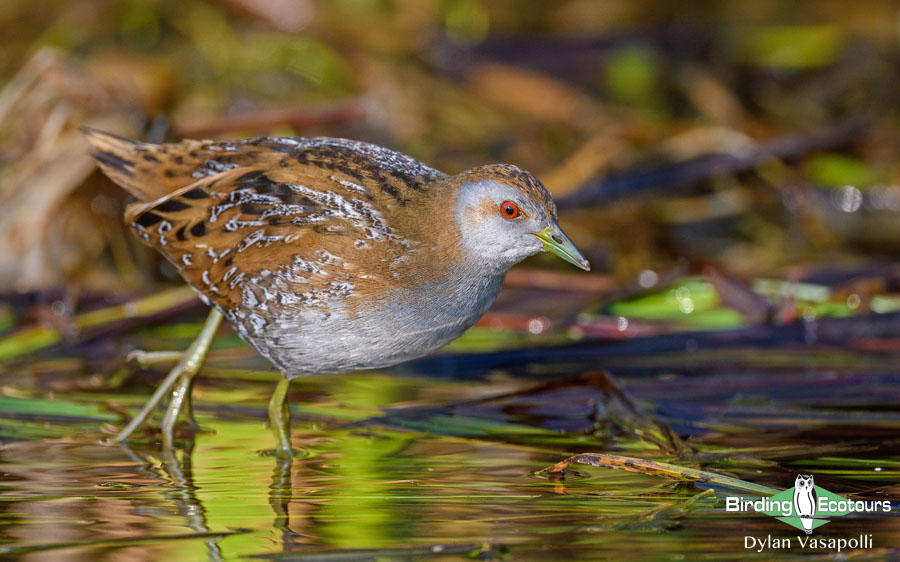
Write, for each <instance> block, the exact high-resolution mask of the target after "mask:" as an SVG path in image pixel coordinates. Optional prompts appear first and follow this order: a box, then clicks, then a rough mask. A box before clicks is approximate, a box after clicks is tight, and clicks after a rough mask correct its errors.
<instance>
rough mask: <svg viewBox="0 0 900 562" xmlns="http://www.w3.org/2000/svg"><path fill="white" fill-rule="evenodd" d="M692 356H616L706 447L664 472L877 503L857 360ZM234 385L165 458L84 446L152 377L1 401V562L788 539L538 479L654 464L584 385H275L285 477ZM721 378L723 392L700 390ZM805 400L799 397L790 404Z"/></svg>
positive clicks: (586, 556)
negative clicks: (599, 457)
mask: <svg viewBox="0 0 900 562" xmlns="http://www.w3.org/2000/svg"><path fill="white" fill-rule="evenodd" d="M228 359H229V362H230V361H231V359H230V358H228ZM220 360H221V356H220ZM622 361H623V362H625V363H627V362H628V361H626V360H622ZM691 361H692V363H693V366H691V367H689V368H688V367H685V366H684V362H683V361H674V363H675V364H676V366H675V367H673V368H660V367H658V366H654V367H646V366H641V365H640V363H641V362H646V359H644V360H641V359H635V360H632V361H631V363H632V365H631V367H629V368H626V367H624V366H623V367H621V370H620V372H621V373H622V377H621V378H622V382H623V383H624V385H625V387H626V388H628V389H629V390H630V391H631V393H632V395H633V396H635V397H636V399H637V400H638V402H639V403H640V404H643V406H642V407H647V408H648V410H647V411H651V410H652V411H653V412H655V415H657V416H659V418H660V419H664V420H666V421H667V422H668V423H670V424H671V425H672V426H673V427H675V428H678V431H679V433H681V434H682V435H684V436H689V435H690V436H692V438H691V439H690V440H689V443H691V446H693V447H695V449H696V450H697V451H698V454H700V455H703V454H706V455H707V456H708V455H716V454H718V453H722V452H725V451H727V454H725V455H724V456H722V457H721V459H719V460H717V461H715V462H713V463H712V464H711V465H710V464H709V462H708V460H707V461H698V460H694V461H687V462H683V464H684V465H685V466H694V467H697V468H699V467H701V465H702V464H704V463H705V468H712V469H716V470H719V471H723V472H725V471H727V472H728V473H729V474H730V475H732V476H736V477H738V478H743V479H745V480H749V481H752V482H755V483H759V484H763V485H768V486H772V487H775V488H779V489H784V488H788V487H790V486H791V485H792V484H793V478H794V477H795V475H796V473H797V472H800V471H803V472H807V471H809V472H814V473H815V474H816V483H817V484H819V485H821V486H824V487H825V488H827V489H829V490H832V491H834V492H835V493H839V494H841V495H848V494H861V495H860V496H859V497H867V498H872V497H888V498H892V499H895V498H896V497H897V491H898V489H897V487H896V482H897V481H898V476H900V458H898V457H897V455H896V451H897V450H898V448H897V447H896V442H893V443H894V444H893V445H891V443H892V441H891V439H893V438H894V437H893V436H894V435H895V429H896V427H898V425H900V415H898V414H896V413H893V412H891V411H890V408H877V407H876V404H875V403H876V402H881V403H882V405H887V404H888V403H890V402H891V401H892V400H893V398H890V396H896V395H897V390H898V389H900V377H897V376H896V375H892V374H890V373H881V374H878V373H877V372H874V371H872V370H871V367H869V368H868V369H867V368H863V367H857V368H854V369H844V370H843V371H835V370H825V369H816V368H785V367H779V368H777V369H771V368H769V369H767V368H763V367H752V366H749V367H745V368H743V369H741V368H740V367H739V366H735V368H734V369H732V370H731V371H730V372H726V371H722V370H720V369H718V368H715V367H711V366H707V367H702V366H698V365H701V364H702V363H703V361H702V358H701V357H699V356H693V357H692V359H691ZM711 361H712V362H713V363H715V362H716V361H718V359H716V358H715V357H713V358H712V360H711ZM211 364H212V366H211V370H212V371H215V368H216V367H215V365H216V361H215V360H213V361H211ZM677 365H680V366H677ZM559 368H560V369H564V367H562V366H560V367H559ZM551 370H552V369H551ZM157 374H158V373H157ZM253 376H255V377H257V378H261V379H264V380H256V381H254V380H249V379H251V378H253V377H252V376H250V375H249V374H248V376H246V377H244V378H243V379H242V378H241V377H237V379H234V378H216V377H213V378H209V377H201V379H200V380H199V382H198V385H197V388H196V408H197V410H198V421H199V422H200V425H201V428H202V431H201V432H200V433H199V434H198V435H197V436H196V438H195V439H193V440H190V439H184V438H183V439H181V440H180V441H179V443H180V444H181V446H182V448H181V449H179V450H177V451H175V452H174V454H169V455H166V454H164V453H162V452H161V450H160V448H159V447H158V445H156V444H155V438H154V436H153V435H149V436H147V435H145V436H142V438H141V439H140V440H139V442H138V443H135V444H133V445H131V446H130V447H125V446H116V445H107V444H103V442H102V441H103V440H104V439H106V438H107V437H108V436H109V433H110V432H111V431H113V429H114V427H115V426H118V425H120V422H119V421H117V419H116V416H115V415H114V414H111V413H109V412H108V411H104V409H103V408H98V407H97V406H96V405H98V404H101V405H102V404H111V403H118V404H121V405H126V406H128V407H129V408H130V407H136V406H137V405H138V404H139V403H140V402H141V400H142V399H143V398H144V397H145V396H146V393H148V392H149V389H150V386H149V385H150V384H152V382H154V381H155V380H156V378H157V375H150V376H144V377H140V378H139V380H138V381H137V382H139V383H140V386H139V387H138V388H137V389H135V388H133V387H132V388H131V392H129V391H128V389H125V390H123V391H121V392H120V393H119V392H109V391H102V392H101V391H95V392H91V391H80V392H79V391H71V392H68V393H67V394H66V395H65V399H61V398H58V397H55V398H43V399H39V398H32V399H26V398H9V397H7V398H4V400H5V401H4V402H3V404H2V410H3V412H4V415H3V416H2V422H3V423H2V426H0V430H2V435H3V436H4V438H5V442H4V443H3V444H2V446H0V478H2V484H0V505H2V508H0V509H2V512H3V516H2V519H0V541H2V545H0V548H2V549H3V550H2V552H3V554H5V555H6V556H8V557H15V558H18V559H22V560H29V561H33V560H58V559H67V560H203V559H210V560H218V559H241V558H245V557H256V556H263V557H267V558H269V557H273V558H279V557H284V558H285V559H299V560H395V559H397V560H410V559H412V560H419V559H429V560H445V559H446V560H457V559H465V558H466V557H475V558H481V559H494V560H502V559H514V560H561V559H565V560H596V559H605V558H618V559H627V560H645V559H684V558H685V557H686V558H687V559H690V558H693V557H694V556H696V555H697V554H699V553H703V554H705V555H707V556H712V557H714V558H717V559H735V558H737V559H740V558H743V557H744V556H746V555H748V554H749V553H750V552H752V549H749V550H748V549H745V548H744V546H745V544H744V540H745V539H744V537H745V536H755V537H765V536H767V535H772V536H774V537H782V538H783V537H795V536H796V532H795V531H794V530H793V529H791V528H790V527H788V526H785V525H784V524H782V523H780V522H778V521H776V520H774V519H773V518H770V517H767V516H765V515H756V514H752V515H750V514H728V513H725V512H724V509H723V501H722V499H721V497H722V496H723V495H725V493H726V492H727V491H723V490H719V492H718V493H719V498H718V499H717V498H716V496H715V494H714V492H712V491H707V492H706V493H705V494H704V492H703V490H704V487H701V486H695V485H693V484H690V483H684V482H675V481H673V480H668V479H663V478H660V477H657V476H651V475H646V474H636V473H631V472H623V471H619V470H611V469H604V468H596V467H587V466H580V465H575V466H573V467H572V469H573V470H572V472H571V473H569V474H568V476H567V477H566V478H565V479H564V480H563V481H559V480H557V479H552V478H549V477H548V476H546V475H543V474H539V473H538V471H539V470H540V469H542V468H544V467H546V466H548V465H551V464H553V463H555V462H557V461H559V460H562V459H563V458H565V457H566V456H568V455H569V454H572V453H576V452H585V451H594V452H608V453H616V454H624V455H630V456H636V457H642V458H653V459H657V460H673V456H672V455H671V454H667V453H665V452H662V451H660V449H659V448H658V447H657V446H655V445H654V444H653V443H652V442H651V441H648V440H642V439H640V438H639V437H637V435H639V434H640V432H639V431H637V430H635V427H637V426H640V423H641V422H640V421H636V420H635V419H629V418H628V416H629V414H628V413H627V409H626V408H623V406H622V403H621V400H620V399H618V398H617V397H616V396H615V393H614V392H612V391H611V390H610V387H609V386H608V385H607V382H606V379H605V378H604V376H603V375H599V374H595V375H589V376H576V377H569V378H565V377H563V378H562V379H559V378H553V377H550V378H547V377H546V376H545V375H541V376H538V377H537V378H535V376H536V375H534V374H533V375H531V376H529V377H527V378H520V377H511V376H509V375H508V374H504V373H502V372H494V373H493V374H491V375H490V376H489V377H488V378H487V379H483V380H478V381H465V382H460V381H454V380H446V379H435V378H425V377H409V376H398V374H397V372H390V371H388V372H380V373H368V374H366V373H362V374H354V375H339V376H332V377H310V378H308V379H304V380H301V381H298V382H296V383H295V384H294V385H293V392H292V395H291V399H292V402H293V403H294V405H295V410H294V417H295V422H294V432H293V438H294V444H295V446H296V447H298V448H302V452H301V454H300V455H298V457H297V458H296V459H295V460H294V461H293V463H292V464H291V465H289V466H286V465H284V464H279V463H278V462H277V461H276V460H275V458H273V457H271V456H268V455H267V454H266V452H265V450H266V449H267V448H268V447H270V446H271V436H270V434H269V432H268V429H267V428H266V426H265V423H264V416H265V413H264V412H265V400H266V399H267V393H268V391H269V390H270V388H271V387H272V383H271V382H270V381H271V380H272V377H271V375H270V374H268V373H261V374H260V373H257V374H255V375H253ZM554 376H558V375H554ZM723 377H725V378H727V379H728V380H729V385H727V387H726V386H723V385H722V384H720V383H719V384H717V382H716V381H721V380H722V378H723ZM548 380H551V381H552V380H555V381H556V382H549V383H548V382H547V381H548ZM763 380H768V381H770V382H769V384H763V383H762V382H760V381H763ZM742 381H743V382H742ZM861 383H863V384H866V385H876V384H877V385H879V388H880V389H881V390H882V392H881V393H880V394H875V395H873V394H872V393H866V394H865V395H866V396H868V397H869V398H868V403H866V404H864V405H861V406H858V409H857V411H855V412H852V413H850V414H848V413H847V412H846V407H844V411H841V410H839V409H836V408H829V404H828V399H827V396H840V395H843V399H844V402H845V403H846V401H847V400H848V399H852V392H853V389H858V388H859V385H860V384H861ZM44 384H52V383H48V381H46V380H45V381H44ZM144 385H146V386H144ZM804 387H805V388H809V389H811V390H812V392H811V394H810V396H809V398H808V399H807V400H805V401H804V400H795V399H793V398H794V394H795V393H796V390H797V389H799V388H804ZM836 388H837V389H838V391H837V392H835V389H836ZM841 388H844V390H845V391H846V392H842V391H841V390H840V389H841ZM869 388H871V386H869ZM825 390H828V392H825ZM891 393H893V394H891ZM860 395H862V393H860ZM788 397H790V398H791V399H788ZM817 402H818V403H817ZM54 407H55V408H56V412H55V414H53V415H48V412H50V411H52V410H53V408H54ZM42 408H44V409H43V410H42ZM863 408H864V409H865V412H864V411H863ZM48 420H49V421H48ZM189 447H192V450H189V449H188V448H189ZM890 451H893V452H890ZM866 458H870V462H866ZM848 459H850V460H852V461H853V463H850V461H849V460H848ZM673 462H678V461H677V460H673ZM848 463H849V464H848ZM854 463H855V464H854ZM896 513H900V506H898V508H895V510H894V514H896ZM897 521H898V520H897V519H896V518H895V517H890V516H878V517H868V516H867V517H866V518H857V519H852V518H843V519H841V520H835V521H833V522H831V523H830V524H829V525H827V526H826V527H824V528H822V529H820V530H818V531H817V534H818V536H820V537H822V538H825V537H845V538H850V537H853V536H855V535H858V534H859V533H860V532H863V531H865V532H866V533H871V534H872V535H873V542H874V547H875V549H876V550H874V551H873V550H864V551H859V553H860V554H863V555H871V554H874V553H876V552H882V553H884V551H882V550H877V549H893V548H895V547H896V545H897V544H900V530H898V529H900V527H898V524H897ZM806 552H807V553H808V552H812V551H806ZM799 553H800V548H799V545H797V544H796V542H795V544H794V547H793V551H778V550H772V549H767V550H765V554H764V556H766V557H773V556H779V555H796V554H799Z"/></svg>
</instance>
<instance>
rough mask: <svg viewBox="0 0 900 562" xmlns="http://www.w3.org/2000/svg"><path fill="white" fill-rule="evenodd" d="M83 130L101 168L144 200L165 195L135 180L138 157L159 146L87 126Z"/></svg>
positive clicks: (92, 154)
mask: <svg viewBox="0 0 900 562" xmlns="http://www.w3.org/2000/svg"><path fill="white" fill-rule="evenodd" d="M81 131H82V132H83V133H84V136H85V137H86V138H87V140H88V142H90V143H91V156H93V157H94V160H96V161H97V164H99V166H100V169H101V170H103V173H104V174H106V175H107V176H109V178H110V179H111V180H113V181H114V182H116V183H117V184H119V185H120V186H122V187H123V188H124V189H125V191H127V192H128V193H130V194H131V195H133V196H135V197H137V198H138V199H140V200H141V201H149V200H151V199H156V198H157V197H159V196H161V195H164V194H165V191H164V190H160V191H159V192H156V191H151V190H152V189H153V187H154V186H153V185H138V182H136V181H135V176H136V174H135V166H136V163H137V162H138V157H139V156H140V154H142V153H148V152H152V151H153V149H155V148H156V145H152V144H145V143H140V142H137V141H133V140H130V139H126V138H124V137H120V136H118V135H113V134H111V133H105V132H103V131H99V130H97V129H90V128H87V127H85V128H83V129H82V130H81ZM141 183H144V182H141ZM160 187H161V186H160Z"/></svg>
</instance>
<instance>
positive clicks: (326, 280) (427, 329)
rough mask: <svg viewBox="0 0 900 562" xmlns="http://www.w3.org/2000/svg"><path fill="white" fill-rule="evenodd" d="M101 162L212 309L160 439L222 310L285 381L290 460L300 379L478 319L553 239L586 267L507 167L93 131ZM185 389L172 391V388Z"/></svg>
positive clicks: (372, 360) (326, 145)
mask: <svg viewBox="0 0 900 562" xmlns="http://www.w3.org/2000/svg"><path fill="white" fill-rule="evenodd" d="M85 135H86V136H87V138H88V140H89V141H90V144H91V152H92V155H93V156H94V158H95V159H96V161H97V163H98V164H99V165H100V168H101V169H102V170H103V172H104V173H105V174H106V175H107V176H109V177H110V178H111V179H112V180H113V181H114V182H115V183H117V184H119V185H120V186H122V187H123V188H124V189H125V190H126V191H127V192H128V193H129V194H131V195H132V196H134V197H135V198H136V199H137V200H136V201H134V202H132V203H130V204H129V205H128V207H127V208H126V211H125V220H126V221H127V222H128V223H129V224H130V225H131V227H132V228H133V229H134V231H135V233H136V234H137V235H138V236H139V237H140V238H141V239H142V240H143V241H144V242H145V243H146V244H147V245H149V246H152V247H153V248H156V249H157V250H159V252H161V253H162V254H163V255H164V256H165V257H166V258H167V259H168V260H169V261H170V262H171V263H172V264H173V265H174V266H175V267H176V268H177V269H178V271H179V272H180V273H181V275H182V277H184V279H185V280H186V281H187V282H188V283H189V284H190V285H191V286H192V287H193V288H194V289H195V290H196V291H197V293H198V294H199V295H200V298H201V299H202V300H203V301H204V302H205V303H207V304H209V305H211V306H212V307H213V311H212V312H211V313H210V315H209V319H208V320H207V322H206V325H205V326H204V328H203V331H202V332H201V334H200V336H199V337H198V339H197V340H196V341H195V342H194V343H193V344H192V345H191V347H190V349H188V351H186V352H185V354H184V355H183V356H182V360H181V361H180V362H179V364H178V365H177V366H176V367H175V368H174V369H173V370H172V372H171V373H169V376H168V377H167V378H166V379H165V380H164V381H163V383H162V384H161V385H160V386H159V388H158V389H157V391H156V393H155V394H154V395H153V397H152V398H151V399H150V401H149V402H148V403H147V405H146V406H145V407H144V409H143V411H142V412H141V414H139V415H138V416H137V417H136V418H135V419H134V420H132V422H131V423H130V424H129V425H128V427H126V428H125V429H124V430H123V431H122V432H121V433H120V434H119V435H118V436H117V437H116V440H118V441H122V440H124V439H127V438H128V436H129V435H130V434H131V432H132V431H134V429H135V428H136V427H137V426H138V425H139V424H141V423H143V421H144V420H146V418H147V417H148V416H149V415H150V413H152V411H153V409H154V408H155V407H156V405H157V404H158V402H159V401H160V399H161V398H162V397H163V396H164V395H165V394H166V393H168V392H169V391H170V390H172V397H171V400H170V402H169V408H168V410H167V412H166V415H165V417H164V418H163V423H162V437H163V445H164V446H165V447H171V445H172V435H173V429H174V426H175V423H176V421H177V419H178V417H179V415H180V413H181V412H182V410H185V411H186V413H187V415H188V417H189V419H190V420H191V421H192V420H193V418H192V416H191V412H190V387H191V380H192V378H193V377H194V375H195V374H196V373H197V371H198V370H199V367H200V365H201V364H202V362H203V359H204V358H205V356H206V352H207V350H208V348H209V344H210V342H211V341H212V338H213V336H214V334H215V332H216V330H217V328H218V325H219V322H220V321H221V318H222V316H224V317H225V318H227V319H228V320H229V321H230V322H231V323H232V324H233V325H234V328H235V329H236V330H237V332H238V334H240V336H241V337H242V338H243V339H244V340H246V341H247V342H249V343H250V344H251V345H252V346H253V347H255V348H256V349H257V350H258V351H259V353H261V354H262V355H263V356H264V357H266V358H267V359H269V360H270V361H271V362H272V363H273V364H274V365H275V366H276V367H278V368H279V369H280V370H281V372H282V374H283V375H284V376H283V379H282V380H281V381H280V382H279V384H278V387H277V388H276V390H275V392H274V394H273V395H272V399H271V401H270V403H269V419H270V422H271V427H272V431H273V433H274V434H275V438H276V442H277V448H276V451H277V452H278V454H279V455H288V456H289V455H290V454H291V445H290V433H289V421H290V417H289V410H288V408H287V403H286V395H287V390H288V385H289V384H290V380H291V379H293V378H295V377H298V376H302V375H308V374H314V373H318V374H326V373H336V372H343V371H351V370H355V369H370V368H376V367H385V366H388V365H394V364H396V363H400V362H402V361H407V360H409V359H413V358H416V357H420V356H422V355H425V354H426V353H429V352H431V351H434V350H435V349H438V348H439V347H441V346H443V345H444V344H446V343H448V342H450V341H452V340H453V339H455V338H456V337H458V336H459V335H461V334H462V333H463V332H464V331H465V330H467V329H468V328H469V327H471V326H472V325H473V324H474V323H475V322H476V321H477V320H478V318H480V317H481V315H482V314H484V313H485V311H486V310H487V309H488V307H489V306H490V305H491V303H492V302H493V301H494V299H495V298H496V296H497V293H498V292H499V291H500V285H501V283H502V282H503V278H504V276H505V275H506V271H507V270H508V269H509V268H510V267H512V266H513V265H515V264H516V263H518V262H519V261H521V260H522V259H524V258H526V257H528V256H530V255H532V254H535V253H537V252H539V251H541V250H542V249H547V250H550V251H551V252H554V253H555V254H557V255H558V256H560V257H561V258H563V259H564V260H566V261H568V262H570V263H572V264H574V265H576V266H578V267H580V268H582V269H585V270H587V269H589V266H588V262H587V260H585V259H584V257H583V256H582V255H581V253H579V251H578V250H577V249H576V248H575V246H574V245H573V244H572V242H571V241H570V240H569V239H568V238H567V237H566V235H565V234H563V232H562V231H561V230H560V228H559V225H558V224H557V219H556V207H555V205H554V204H553V200H552V198H551V197H550V194H549V193H548V192H547V190H546V189H545V188H544V186H543V185H542V184H541V182H539V181H538V180H537V178H535V177H534V176H533V175H531V174H530V173H528V172H526V171H524V170H522V169H520V168H517V167H515V166H511V165H505V164H497V165H489V166H482V167H479V168H474V169H472V170H469V171H467V172H463V173H461V174H459V175H456V176H448V175H446V174H443V173H441V172H439V171H437V170H435V169H432V168H429V167H428V166H426V165H424V164H422V163H421V162H418V161H416V160H414V159H413V158H410V157H409V156H405V155H403V154H400V153H397V152H394V151H391V150H388V149H386V148H382V147H380V146H375V145H372V144H366V143H362V142H356V141H350V140H344V139H333V138H268V137H264V138H255V139H247V140H238V141H229V142H213V141H194V140H186V141H183V142H181V143H178V144H163V145H154V144H145V143H140V142H135V141H131V140H128V139H124V138H121V137H117V136H114V135H110V134H108V133H103V132H100V131H97V130H85ZM173 387H174V390H173Z"/></svg>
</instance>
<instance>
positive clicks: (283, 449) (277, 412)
mask: <svg viewBox="0 0 900 562" xmlns="http://www.w3.org/2000/svg"><path fill="white" fill-rule="evenodd" d="M290 386H291V381H290V379H288V378H286V377H282V379H281V380H279V381H278V386H276V387H275V392H273V393H272V398H271V399H270V400H269V426H270V427H271V428H272V435H274V436H275V454H276V455H277V456H279V457H282V458H291V457H293V456H294V450H293V449H292V448H291V410H290V408H289V407H288V403H287V393H288V388H290Z"/></svg>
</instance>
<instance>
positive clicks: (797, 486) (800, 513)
mask: <svg viewBox="0 0 900 562" xmlns="http://www.w3.org/2000/svg"><path fill="white" fill-rule="evenodd" d="M816 501H817V500H816V488H815V486H814V485H813V477H812V474H798V475H797V479H796V480H794V515H796V516H797V517H799V518H800V522H801V523H803V530H804V531H806V534H807V535H811V534H812V525H813V518H814V517H815V516H816Z"/></svg>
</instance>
